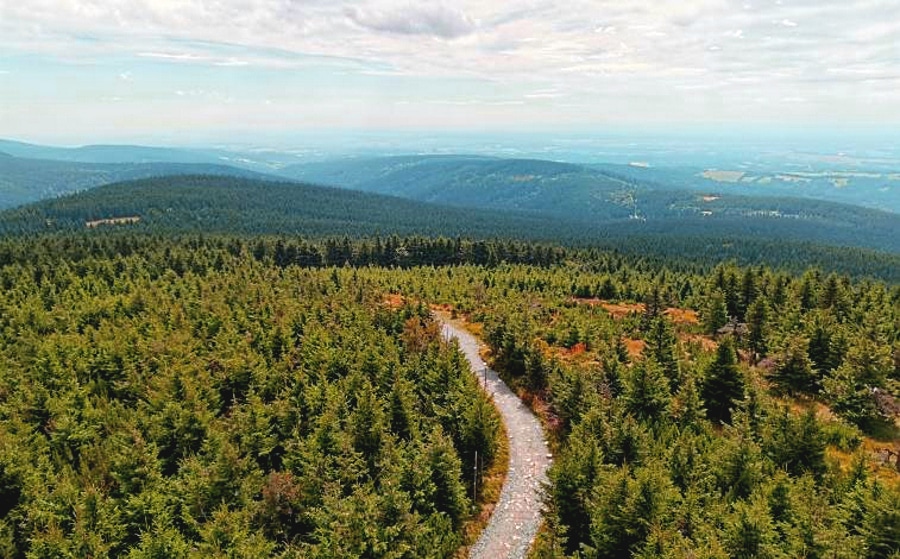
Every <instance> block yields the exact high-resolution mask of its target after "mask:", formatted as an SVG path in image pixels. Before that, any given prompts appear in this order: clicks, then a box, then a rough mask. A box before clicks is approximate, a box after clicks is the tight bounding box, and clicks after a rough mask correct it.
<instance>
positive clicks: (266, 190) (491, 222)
mask: <svg viewBox="0 0 900 559" xmlns="http://www.w3.org/2000/svg"><path fill="white" fill-rule="evenodd" d="M132 217H136V218H138V219H137V220H134V221H135V223H132V224H131V227H132V228H133V229H138V230H145V231H152V232H213V233H245V234H246V233H250V234H254V233H264V234H275V233H281V234H300V235H308V236H328V235H351V236H366V235H377V234H401V235H411V234H422V235H434V236H437V235H447V236H456V235H462V236H470V237H507V238H520V237H521V238H525V239H531V240H540V239H548V240H549V239H557V240H564V239H575V238H586V237H587V231H586V228H585V227H584V226H583V225H581V224H569V223H554V222H552V221H551V220H549V219H547V218H545V217H542V216H538V215H522V214H517V215H504V216H501V215H497V214H496V213H494V212H490V211H487V210H480V211H479V210H475V211H473V210H466V209H461V208H452V207H442V206H437V205H433V204H427V203H422V202H415V201H410V200H404V199H401V198H394V197H389V196H381V195H376V194H369V193H363V192H355V191H349V190H342V189H337V188H329V187H320V186H313V185H308V184H298V183H291V182H280V183H279V182H270V181H265V180H254V179H248V178H241V177H224V176H210V175H194V176H170V177H157V178H148V179H142V180H135V181H129V182H121V183H115V184H108V185H104V186H100V187H97V188H93V189H91V190H87V191H84V192H79V193H77V194H73V195H69V196H64V197H60V198H56V199H52V200H44V201H42V202H39V203H35V204H31V205H27V206H23V207H20V208H15V209H12V210H7V211H5V212H2V213H0V234H16V233H41V232H57V231H78V230H84V229H85V228H86V226H87V224H88V223H89V222H101V223H99V224H106V223H111V222H115V221H116V220H123V219H124V218H132ZM120 222H122V223H124V221H120Z"/></svg>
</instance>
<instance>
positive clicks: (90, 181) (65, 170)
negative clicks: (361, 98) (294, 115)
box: [0, 155, 265, 209]
mask: <svg viewBox="0 0 900 559" xmlns="http://www.w3.org/2000/svg"><path fill="white" fill-rule="evenodd" d="M188 174H205V175H221V176H241V177H247V178H259V179H262V178H265V175H263V174H260V173H256V172H253V171H249V170H246V169H239V168H236V167H230V166H226V165H215V164H208V163H176V162H156V163H85V162H74V161H55V160H50V159H28V158H23V157H13V156H9V155H5V156H0V209H2V208H9V207H13V206H18V205H21V204H26V203H28V202H35V201H37V200H43V199H47V198H55V197H57V196H61V195H64V194H70V193H72V192H78V191H80V190H86V189H88V188H93V187H96V186H101V185H104V184H109V183H114V182H121V181H127V180H133V179H141V178H147V177H160V176H167V175H188Z"/></svg>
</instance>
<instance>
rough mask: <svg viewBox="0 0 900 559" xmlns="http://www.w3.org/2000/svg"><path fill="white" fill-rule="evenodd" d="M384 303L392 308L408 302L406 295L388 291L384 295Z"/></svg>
mask: <svg viewBox="0 0 900 559" xmlns="http://www.w3.org/2000/svg"><path fill="white" fill-rule="evenodd" d="M384 304H385V305H387V306H388V307H390V308H392V309H399V308H400V307H402V306H403V305H404V304H406V297H404V296H403V295H400V294H399V293H388V294H387V295H385V296H384Z"/></svg>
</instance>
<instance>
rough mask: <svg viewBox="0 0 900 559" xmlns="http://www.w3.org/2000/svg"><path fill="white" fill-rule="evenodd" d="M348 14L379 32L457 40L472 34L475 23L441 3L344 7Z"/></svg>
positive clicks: (350, 17)
mask: <svg viewBox="0 0 900 559" xmlns="http://www.w3.org/2000/svg"><path fill="white" fill-rule="evenodd" d="M345 14H346V15H347V17H348V18H349V19H350V20H351V21H352V22H353V23H355V24H356V25H358V26H360V27H362V28H364V29H369V30H372V31H377V32H380V33H395V34H400V35H431V36H434V37H439V38H441V39H456V38H458V37H462V36H464V35H468V34H469V33H472V32H473V31H474V30H475V28H476V25H475V23H474V22H473V21H472V20H471V19H470V18H469V17H467V16H466V15H465V14H464V13H462V12H460V11H457V10H454V9H451V8H448V7H447V6H444V5H441V4H427V5H422V6H416V7H413V6H411V5H409V6H398V7H393V8H389V9H373V8H368V9H366V8H356V7H354V8H347V9H346V11H345Z"/></svg>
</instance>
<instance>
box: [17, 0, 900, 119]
mask: <svg viewBox="0 0 900 559" xmlns="http://www.w3.org/2000/svg"><path fill="white" fill-rule="evenodd" d="M111 3H114V4H115V9H109V6H105V5H104V4H111ZM896 5H897V0H860V1H859V2H847V1H846V0H792V1H790V2H783V3H780V4H779V3H776V2H773V1H770V0H766V1H753V0H740V1H738V0H683V1H681V2H648V1H647V0H567V1H566V2H565V3H561V2H559V1H558V0H504V1H500V0H453V1H452V2H451V1H450V0H434V2H411V1H410V0H216V1H215V2H211V1H209V0H115V2H101V1H100V0H28V1H27V2H13V1H12V0H0V52H3V53H4V61H3V64H4V66H6V65H7V64H12V66H11V67H9V69H10V70H15V71H16V73H17V74H18V73H19V68H20V66H19V64H22V65H23V66H21V67H22V68H27V70H28V73H33V72H35V71H38V69H37V68H33V67H32V66H30V65H29V66H27V67H26V66H24V64H31V61H33V60H39V61H40V60H43V61H47V62H46V64H47V68H51V69H50V70H46V71H45V73H46V74H47V76H48V77H47V78H46V79H47V80H49V79H51V78H50V77H49V76H50V74H51V73H53V71H56V70H58V68H57V67H55V66H53V65H54V64H56V65H59V64H72V65H76V64H77V65H79V66H80V67H82V68H86V67H89V66H94V67H98V68H104V70H103V71H104V72H106V73H107V74H108V73H109V71H110V70H109V68H118V69H121V67H122V64H123V63H127V64H128V68H129V70H130V72H134V74H135V75H136V76H147V75H149V72H145V71H144V70H145V68H144V67H143V66H142V65H150V64H153V65H154V66H155V65H159V64H163V63H168V64H170V65H171V67H170V68H166V70H167V74H168V73H169V72H168V71H169V70H171V73H173V74H177V75H178V76H179V77H178V78H177V79H175V78H173V79H171V80H170V81H169V83H168V84H167V85H166V86H165V87H164V89H162V91H163V93H162V94H163V95H164V96H167V97H168V98H169V100H173V97H172V94H171V92H172V91H174V90H176V89H178V88H181V89H182V91H183V92H184V93H185V95H183V96H182V97H184V98H183V99H181V100H180V101H181V102H180V103H179V104H184V103H187V102H189V101H191V100H192V99H193V100H194V101H196V102H197V103H198V104H199V103H200V102H201V100H203V96H200V95H195V96H189V95H187V92H190V91H200V90H203V91H204V92H212V91H228V92H229V93H230V94H234V95H237V97H238V99H245V98H247V99H250V98H253V99H254V101H255V102H256V103H257V104H261V103H262V100H263V99H266V98H270V97H271V96H276V98H277V101H278V105H279V107H285V106H288V104H289V102H287V101H283V100H282V98H281V97H278V96H280V95H282V94H284V95H285V97H286V98H300V97H302V98H304V99H307V101H306V103H307V105H308V106H309V107H310V109H309V110H310V111H316V107H317V106H324V105H326V104H328V103H333V104H337V101H336V100H341V101H342V102H343V103H345V104H347V105H350V104H353V106H354V107H359V109H358V111H359V112H360V113H363V114H364V115H365V114H370V113H376V112H377V108H376V107H377V105H378V104H379V103H384V104H389V105H391V106H399V107H407V108H409V110H410V111H413V110H415V109H416V108H421V107H429V106H430V107H431V112H432V113H439V112H440V111H434V107H433V105H429V100H435V101H442V100H446V99H447V96H448V93H447V92H448V91H449V92H451V93H450V96H451V98H452V99H453V104H452V105H445V106H450V107H454V108H455V107H459V108H460V110H462V109H466V108H470V109H472V110H473V112H472V114H475V113H474V108H477V107H490V106H492V105H490V104H488V103H509V104H512V103H515V104H521V106H522V110H523V113H522V116H523V121H522V122H523V123H524V124H527V123H528V120H527V118H525V117H528V118H532V119H534V120H541V119H543V121H553V120H554V119H556V118H557V117H565V116H566V115H567V113H565V110H564V109H565V107H566V106H572V107H589V108H590V107H593V109H591V110H590V111H577V110H573V111H571V114H572V115H575V116H572V117H571V120H573V121H576V122H578V123H585V122H588V121H589V120H590V119H591V118H596V119H599V121H603V122H605V120H603V119H616V118H622V119H627V118H638V119H643V118H660V119H666V118H671V119H676V120H677V119H683V120H690V119H704V120H706V121H720V120H721V121H727V120H729V119H730V120H739V121H741V120H752V119H767V120H768V121H774V122H779V121H781V120H782V117H790V118H794V116H795V113H797V112H798V111H796V106H793V107H788V108H785V107H784V105H785V103H783V102H782V99H784V98H794V97H796V98H801V97H802V98H804V99H806V100H807V102H806V103H805V104H804V107H810V109H809V111H810V112H809V114H813V111H815V110H819V111H821V112H820V113H819V115H818V116H820V117H821V120H822V121H823V122H827V121H828V119H832V118H838V116H835V115H839V118H846V119H853V118H857V117H858V118H861V119H864V118H871V119H874V120H881V121H883V122H896V123H898V124H900V83H898V73H900V72H898V66H897V53H898V51H897V45H898V44H900V20H898V19H897V18H893V19H892V18H886V17H885V14H890V13H893V12H894V11H896ZM798 22H799V23H798ZM84 37H89V38H90V39H91V40H84ZM10 55H11V56H12V57H13V58H12V59H10V58H9V56H10ZM15 57H20V60H18V61H17V60H15ZM123 61H124V62H123ZM195 66H197V67H199V66H203V67H204V68H203V71H202V72H196V71H195V70H196V68H195ZM243 66H246V67H249V68H252V72H254V79H253V80H247V81H246V82H245V81H244V80H241V81H237V80H234V79H233V78H234V76H233V72H230V71H228V68H229V67H232V68H233V69H234V71H240V70H239V68H240V67H243ZM154 70H155V69H154ZM282 70H292V71H282ZM293 70H301V71H293ZM117 71H120V70H117ZM247 72H248V73H249V72H250V70H249V69H248V70H247ZM0 73H2V72H0ZM86 75H88V74H86ZM114 75H115V74H114ZM123 75H124V74H123ZM128 75H129V76H130V73H128ZM257 76H259V78H260V79H256V77H257ZM87 79H88V78H87V77H86V78H85V80H87ZM122 79H123V80H124V81H128V79H126V78H124V77H123V78H122ZM141 81H144V82H146V83H141V84H139V83H138V82H141ZM823 84H825V85H826V86H823ZM122 85H124V84H122ZM141 88H148V89H146V90H143V89H141ZM237 88H244V89H246V90H252V92H246V95H243V94H241V92H239V91H236V89H237ZM123 89H124V88H123ZM151 89H152V80H136V81H135V82H132V83H130V84H129V85H128V90H127V92H128V95H127V99H128V101H126V103H128V102H131V101H132V100H133V99H135V98H139V96H140V95H143V96H144V97H149V96H152V95H154V94H159V90H160V88H159V86H158V85H157V88H156V89H152V91H151ZM276 92H277V93H276ZM562 92H564V93H562ZM119 93H122V92H119ZM61 94H62V93H60V95H61ZM252 95H255V96H256V97H252ZM194 98H196V99H194ZM476 99H480V100H482V102H469V101H467V100H476ZM513 100H514V101H513ZM760 100H762V101H760ZM3 101H4V99H3V98H0V103H2V102H3ZM406 101H409V102H408V103H404V102H406ZM123 104H125V103H123ZM317 104H319V105H317ZM58 105H59V106H64V105H63V104H58ZM538 107H539V110H538ZM528 109H531V110H533V113H531V114H530V116H529V115H526V114H525V112H524V111H526V110H528ZM405 110H406V109H404V111H405ZM454 110H455V109H454ZM334 111H335V112H337V113H339V114H342V113H340V111H341V109H340V108H335V109H334ZM554 111H557V112H554ZM20 112H21V111H20ZM319 112H325V111H319ZM648 113H652V116H651V117H645V116H644V115H646V114H648ZM400 114H401V113H398V115H400ZM402 114H404V115H405V113H402ZM479 114H481V113H479ZM871 115H882V116H877V117H872V116H871ZM432 116H433V118H434V120H427V122H437V121H438V120H439V118H440V116H441V115H440V114H437V115H432V114H429V118H431V117H432ZM323 118H324V117H323ZM342 118H343V116H342ZM352 118H353V117H352V112H350V111H349V110H348V111H347V116H346V119H347V120H348V121H349V120H352ZM409 118H410V119H412V117H409ZM473 118H474V117H473ZM176 122H177V121H176ZM317 122H318V121H317ZM420 122H424V120H420ZM454 124H455V123H454Z"/></svg>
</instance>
